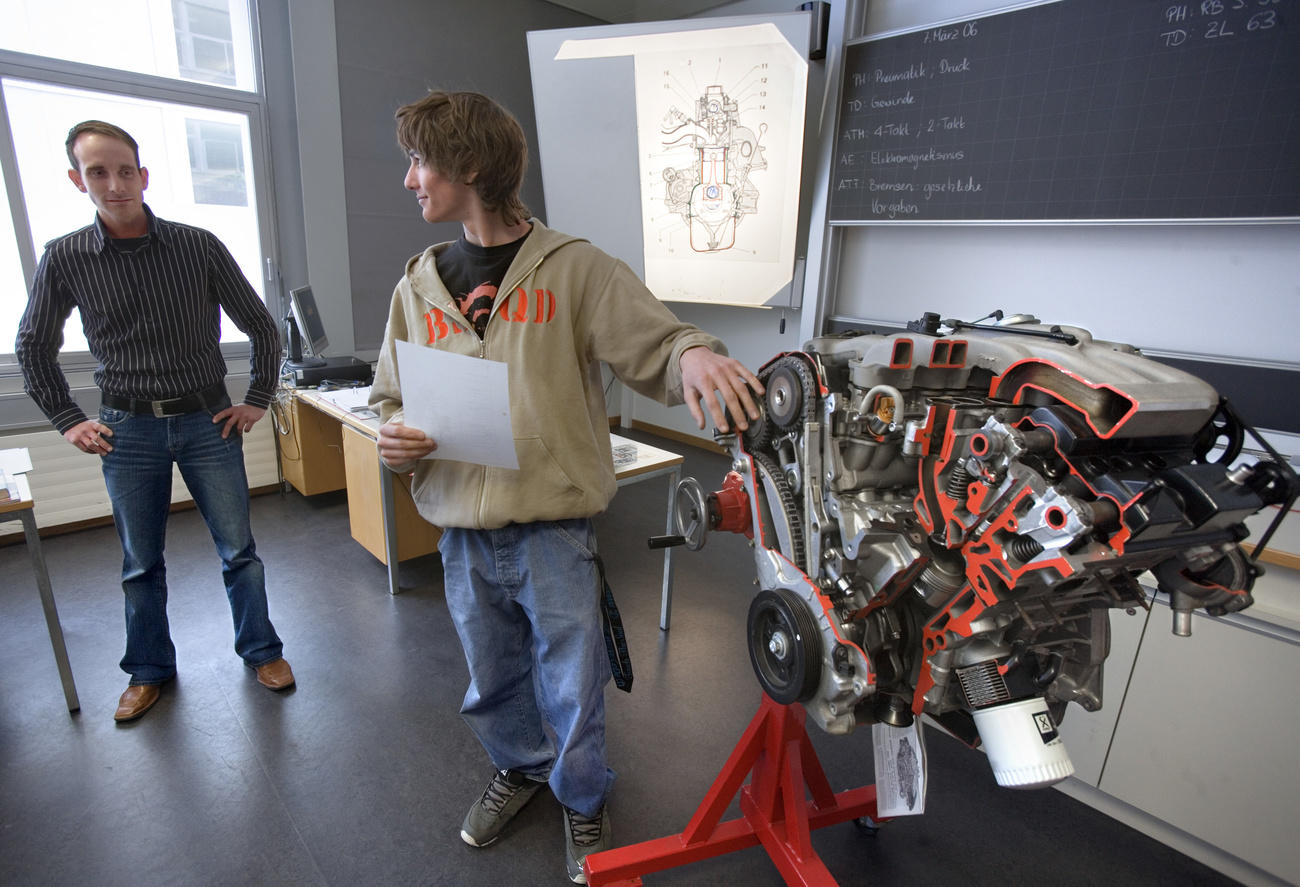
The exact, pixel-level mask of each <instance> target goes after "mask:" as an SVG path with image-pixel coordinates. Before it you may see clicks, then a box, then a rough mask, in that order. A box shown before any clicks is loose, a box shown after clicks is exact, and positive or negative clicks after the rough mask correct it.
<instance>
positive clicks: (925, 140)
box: [829, 0, 1300, 224]
mask: <svg viewBox="0 0 1300 887" xmlns="http://www.w3.org/2000/svg"><path fill="white" fill-rule="evenodd" d="M841 100H842V105H841V109H840V115H839V118H840V119H839V123H838V126H837V132H836V135H837V138H836V146H835V160H834V165H833V168H832V172H831V181H830V199H829V206H830V210H829V217H830V221H831V223H832V224H836V223H839V224H853V223H877V222H882V223H885V222H992V223H998V222H1017V221H1025V222H1056V221H1060V222H1106V221H1117V222H1125V221H1163V220H1171V221H1191V220H1296V219H1300V0H1187V2H1178V0H1059V2H1053V3H1045V4H1040V5H1034V6H1028V7H1024V8H1019V9H1014V10H1011V11H1007V12H1001V13H998V14H994V15H989V16H985V17H981V18H975V19H969V20H965V21H958V22H952V23H947V24H943V25H935V26H932V27H928V28H925V29H923V30H917V31H910V32H908V33H903V34H894V35H889V36H883V37H879V38H872V39H867V40H863V41H859V42H855V43H852V44H850V45H849V46H848V47H847V49H846V52H845V63H844V83H843V90H842V92H841Z"/></svg>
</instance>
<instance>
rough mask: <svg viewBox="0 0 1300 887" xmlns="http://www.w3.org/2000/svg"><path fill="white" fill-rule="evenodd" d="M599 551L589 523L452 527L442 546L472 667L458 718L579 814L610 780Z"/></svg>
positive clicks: (596, 802)
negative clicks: (606, 747)
mask: <svg viewBox="0 0 1300 887" xmlns="http://www.w3.org/2000/svg"><path fill="white" fill-rule="evenodd" d="M594 547H595V535H594V532H593V530H592V526H591V521H589V520H586V519H580V520H566V521H554V522H551V521H543V522H539V523H531V524H512V525H510V526H507V527H502V528H501V529H499V530H466V529H457V528H448V529H447V530H444V531H443V534H442V539H441V540H440V541H439V543H438V549H439V551H441V552H442V563H443V570H444V572H445V574H446V592H447V607H448V609H449V610H450V611H451V617H452V620H453V621H454V622H455V624H456V632H457V634H459V635H460V642H461V646H462V647H463V648H464V650H465V660H466V662H467V663H468V664H469V674H470V683H469V689H468V690H466V691H465V701H464V704H463V705H462V706H461V714H462V715H463V716H464V718H465V720H466V722H467V723H468V724H469V726H470V728H471V729H472V730H473V731H474V733H475V735H476V736H478V739H479V742H481V743H482V744H483V747H484V749H486V750H487V753H488V755H489V757H491V759H492V763H493V765H494V766H495V767H497V769H500V770H518V771H520V772H522V773H524V774H526V775H527V776H529V777H531V778H533V779H536V780H538V781H542V780H545V781H547V782H549V783H550V786H551V791H552V792H553V793H554V795H555V797H556V798H557V799H558V800H559V801H560V803H561V804H563V805H564V806H566V807H569V808H571V809H573V810H576V811H577V812H579V813H581V814H583V815H584V816H593V815H595V814H596V813H597V812H598V811H599V810H600V808H601V806H602V805H603V804H604V802H605V796H606V795H607V794H608V793H609V788H610V786H611V785H612V784H613V782H614V773H613V771H611V770H610V769H609V768H608V767H607V766H606V763H605V684H606V683H607V682H608V681H609V678H610V671H609V659H608V657H607V655H606V653H605V640H604V634H603V633H602V628H601V617H600V597H599V592H598V587H599V586H598V578H597V573H596V564H595V560H594V554H593V551H594Z"/></svg>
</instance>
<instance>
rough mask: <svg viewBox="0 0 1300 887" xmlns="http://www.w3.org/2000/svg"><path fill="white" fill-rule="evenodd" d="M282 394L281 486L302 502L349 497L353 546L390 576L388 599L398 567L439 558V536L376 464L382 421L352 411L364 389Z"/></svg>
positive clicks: (406, 491) (403, 488) (387, 472)
mask: <svg viewBox="0 0 1300 887" xmlns="http://www.w3.org/2000/svg"><path fill="white" fill-rule="evenodd" d="M285 390H286V391H288V392H289V393H290V398H289V401H288V411H287V419H288V425H289V427H288V428H287V429H285V432H284V433H281V434H278V435H277V436H276V437H277V443H278V445H279V448H280V463H281V471H282V472H283V474H284V479H285V480H287V481H288V482H289V483H290V484H291V485H292V486H293V487H294V489H296V490H298V492H300V493H302V494H303V495H304V496H311V495H315V494H317V493H326V492H331V491H333V490H342V489H346V490H347V491H348V523H349V526H350V528H351V531H352V538H353V539H356V540H357V541H358V542H359V543H361V545H362V547H364V548H365V549H366V550H367V551H369V552H370V553H371V554H373V555H374V556H375V557H376V558H378V559H379V561H380V563H382V564H384V565H385V566H386V567H387V568H388V591H389V593H390V594H397V593H398V592H399V591H400V590H401V587H400V586H399V584H398V564H399V562H400V561H403V560H409V559H410V558H413V557H420V556H421V555H425V554H430V553H432V552H434V551H436V550H437V548H438V537H439V536H441V535H442V531H441V530H439V529H438V528H437V527H435V526H433V525H432V524H430V523H429V522H428V521H426V520H425V519H424V518H422V517H420V514H419V512H418V511H417V510H416V508H415V503H414V501H412V499H411V493H410V489H409V487H408V486H407V484H406V483H405V482H404V479H402V478H399V477H398V475H396V474H395V473H394V472H392V471H390V470H389V469H388V467H387V466H386V465H384V464H383V462H382V461H381V460H380V458H379V449H378V447H377V445H376V443H375V441H376V438H377V437H378V434H379V420H378V419H374V418H364V417H363V416H362V415H358V414H357V413H355V412H353V411H352V410H351V409H349V406H350V405H352V404H356V403H361V404H364V403H365V398H366V395H367V392H368V390H369V389H344V390H341V391H337V392H323V391H317V390H315V389H285ZM394 478H398V479H397V480H396V481H394Z"/></svg>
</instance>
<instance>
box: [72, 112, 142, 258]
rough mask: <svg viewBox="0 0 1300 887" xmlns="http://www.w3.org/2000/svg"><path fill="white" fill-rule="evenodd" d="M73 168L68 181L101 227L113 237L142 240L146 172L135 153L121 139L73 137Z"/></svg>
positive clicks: (95, 135)
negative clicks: (90, 207)
mask: <svg viewBox="0 0 1300 887" xmlns="http://www.w3.org/2000/svg"><path fill="white" fill-rule="evenodd" d="M72 154H73V156H74V157H76V158H77V168H76V169H70V170H68V178H69V179H71V180H72V184H74V185H76V186H77V188H78V190H80V191H82V192H83V193H85V194H89V195H90V199H91V202H93V203H94V204H95V208H96V209H97V210H98V211H99V217H100V219H102V220H103V222H104V227H105V228H107V229H108V232H109V234H111V235H112V236H114V237H142V236H144V235H145V234H146V233H148V230H149V222H148V218H147V217H146V216H145V212H144V190H145V188H147V187H149V170H147V169H145V168H144V167H142V166H137V165H136V159H135V152H134V151H132V150H131V146H130V145H128V144H127V143H126V142H124V141H122V140H121V139H117V138H114V137H113V136H110V135H104V134H102V133H97V132H86V133H82V134H81V135H79V136H77V141H76V142H75V143H74V144H73V146H72Z"/></svg>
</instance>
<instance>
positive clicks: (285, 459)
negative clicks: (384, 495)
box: [276, 397, 347, 496]
mask: <svg viewBox="0 0 1300 887" xmlns="http://www.w3.org/2000/svg"><path fill="white" fill-rule="evenodd" d="M285 413H286V415H287V416H288V420H289V427H288V428H287V429H285V432H284V433H282V434H277V435H276V442H277V443H278V444H279V447H280V471H281V473H282V474H283V475H284V479H285V480H287V481H288V482H289V483H290V484H292V485H293V488H294V489H295V490H297V491H298V492H299V493H302V494H303V495H304V496H315V495H316V494H317V493H329V492H333V491H334V490H341V489H343V488H344V486H346V485H347V477H346V475H345V473H344V470H343V434H342V430H341V428H342V426H341V424H340V423H339V420H338V419H336V418H334V417H332V416H327V415H325V414H324V413H322V412H321V411H320V410H318V409H316V408H315V407H311V406H308V405H307V404H305V403H302V402H301V401H300V400H298V398H296V397H291V398H289V399H288V409H287V410H286V411H285Z"/></svg>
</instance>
